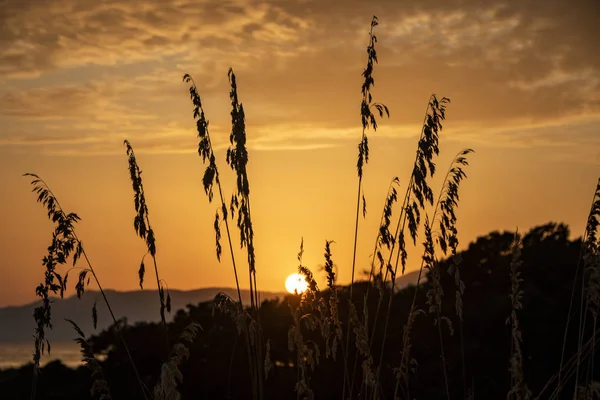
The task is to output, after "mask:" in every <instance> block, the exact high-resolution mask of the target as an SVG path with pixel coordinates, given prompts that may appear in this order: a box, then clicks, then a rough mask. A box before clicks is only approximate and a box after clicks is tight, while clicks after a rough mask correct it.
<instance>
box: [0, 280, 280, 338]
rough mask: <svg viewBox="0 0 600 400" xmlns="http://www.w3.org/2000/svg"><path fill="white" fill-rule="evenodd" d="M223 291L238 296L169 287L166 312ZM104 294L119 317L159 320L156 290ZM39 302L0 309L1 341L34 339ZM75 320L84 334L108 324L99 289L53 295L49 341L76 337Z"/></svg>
mask: <svg viewBox="0 0 600 400" xmlns="http://www.w3.org/2000/svg"><path fill="white" fill-rule="evenodd" d="M221 292H222V293H225V294H227V295H229V296H231V297H233V298H234V299H237V290H236V289H234V288H204V289H196V290H189V291H183V290H171V291H170V293H171V307H172V310H171V314H167V318H168V319H169V320H170V319H172V318H173V316H174V315H175V313H176V312H177V311H178V310H181V309H185V307H186V305H188V304H194V305H196V304H198V303H202V302H206V301H212V300H213V299H214V298H215V296H216V295H217V294H218V293H221ZM105 293H106V297H107V298H108V301H109V302H110V305H111V307H112V309H113V312H114V313H115V316H116V317H117V319H118V318H122V317H126V318H127V322H128V323H129V324H134V323H136V322H143V321H146V322H158V321H160V312H159V311H160V304H159V300H158V294H157V291H156V290H135V291H129V292H117V291H114V290H107V291H106V292H105ZM241 294H242V301H243V302H244V304H249V299H250V294H249V291H248V290H242V291H241ZM285 295H286V293H283V292H280V293H276V292H263V291H261V292H260V297H261V300H268V299H273V298H276V297H279V298H283V297H284V296H285ZM94 302H96V303H97V309H98V327H97V329H96V330H94V327H93V324H92V307H93V305H94ZM38 305H39V302H33V303H30V304H26V305H23V306H10V307H1V308H0V342H25V341H29V340H33V334H34V329H35V321H34V319H33V309H34V308H35V307H37V306H38ZM65 318H69V319H72V320H73V321H75V322H76V323H77V324H78V325H79V326H80V327H81V329H82V330H83V331H84V332H85V334H86V335H90V334H92V333H94V332H100V331H102V330H103V329H105V328H107V327H108V326H110V325H111V323H112V319H111V317H110V314H109V312H108V309H107V308H106V305H105V304H104V301H103V300H102V296H101V294H100V292H98V291H91V290H90V291H86V292H85V294H84V295H83V296H82V298H81V300H79V299H77V296H75V295H73V296H71V297H68V298H65V299H60V298H55V299H54V302H53V304H52V323H53V329H52V330H48V331H47V334H46V335H47V337H48V338H49V339H50V340H70V339H72V338H74V337H75V332H74V331H73V327H72V326H71V325H70V324H69V323H68V322H66V321H65V320H64V319H65Z"/></svg>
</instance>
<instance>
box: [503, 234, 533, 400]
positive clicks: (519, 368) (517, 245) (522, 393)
mask: <svg viewBox="0 0 600 400" xmlns="http://www.w3.org/2000/svg"><path fill="white" fill-rule="evenodd" d="M522 265H523V262H522V261H521V238H520V236H519V233H518V232H517V233H515V239H514V241H513V244H512V261H511V263H510V282H511V291H510V294H509V298H510V302H511V308H512V309H511V313H510V317H509V321H510V324H511V357H510V366H509V371H510V382H511V388H510V391H509V392H508V395H507V396H506V398H507V400H527V399H529V398H530V396H531V392H530V391H529V389H527V385H526V384H525V377H524V375H523V353H522V351H521V345H522V343H523V337H522V332H521V329H520V327H519V318H518V316H517V312H518V311H519V310H521V309H522V308H523V303H522V300H523V290H522V288H521V283H523V278H521V266H522ZM507 322H508V321H507Z"/></svg>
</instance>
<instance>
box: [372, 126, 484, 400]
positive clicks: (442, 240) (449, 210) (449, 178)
mask: <svg viewBox="0 0 600 400" xmlns="http://www.w3.org/2000/svg"><path fill="white" fill-rule="evenodd" d="M440 126H441V125H440ZM471 152H473V150H472V149H465V150H462V151H460V152H459V153H458V154H457V155H456V156H455V158H454V159H453V160H452V163H451V164H450V168H448V170H447V172H446V176H445V177H444V180H443V181H442V188H441V190H440V194H439V195H438V199H437V201H436V204H435V207H434V211H433V218H432V224H435V223H436V222H438V225H439V233H438V235H437V242H438V244H439V246H440V248H441V250H442V252H443V253H444V254H446V252H447V250H448V247H450V249H451V250H452V253H453V254H456V248H457V246H458V238H457V233H458V232H457V229H456V215H455V212H454V209H455V207H457V206H458V200H459V196H458V188H459V185H460V183H461V181H462V180H463V179H464V178H466V175H465V173H464V171H463V169H462V167H463V166H467V165H468V162H467V159H466V156H467V155H468V154H469V153H471ZM416 164H417V163H415V165H416ZM424 184H425V183H424ZM425 185H426V184H425ZM429 190H431V189H429ZM424 191H425V192H426V190H424ZM413 208H414V209H416V203H414V202H413ZM439 213H441V217H440V218H439V220H438V215H439ZM407 214H409V212H408V208H407ZM409 215H410V214H409ZM417 215H418V214H417ZM416 221H417V219H416V218H413V222H409V229H410V224H411V223H412V224H413V225H412V226H413V229H415V228H416V226H415V224H414V222H416ZM425 228H426V242H425V244H424V245H425V250H424V254H423V257H422V259H421V265H420V267H419V274H418V276H417V281H416V286H415V291H414V294H413V299H412V302H411V307H410V309H409V315H408V318H407V322H406V325H405V327H404V333H403V344H402V346H403V348H402V355H401V362H400V367H399V368H398V372H397V384H396V390H395V391H396V392H397V391H398V386H399V381H400V380H401V379H404V382H405V385H406V388H405V390H406V393H407V396H408V393H410V390H409V377H408V369H409V365H410V363H411V358H410V348H411V345H410V340H411V337H410V334H411V332H412V327H413V324H414V321H415V319H416V317H417V316H418V314H420V313H421V312H418V311H417V310H416V301H417V292H418V287H419V285H420V282H421V277H422V274H423V268H424V267H425V266H428V267H429V268H430V269H432V270H433V269H434V268H439V263H438V262H437V261H436V259H435V249H434V247H433V241H432V240H433V238H432V236H431V235H432V233H431V226H430V225H429V223H428V221H427V224H426V227H425ZM415 231H416V229H415V230H412V229H411V235H412V233H413V232H415ZM428 231H429V234H427V232H428ZM401 232H402V231H401ZM413 239H414V236H413ZM400 251H401V249H400V250H399V252H398V254H399V253H400ZM403 263H404V261H403ZM432 263H433V264H434V265H432ZM436 265H437V267H436ZM403 267H404V264H403ZM397 268H398V257H397V258H396V265H395V267H394V272H393V273H395V271H396V270H397ZM457 272H458V271H456V273H457ZM434 273H437V274H439V271H436V270H434ZM434 278H435V277H434ZM455 279H457V286H458V287H459V290H460V292H461V294H462V291H463V290H464V288H463V287H462V286H461V283H462V282H461V281H460V279H459V278H457V275H455ZM433 284H434V285H436V286H437V285H439V283H436V282H433ZM393 285H394V280H393V281H392V290H393ZM437 290H438V291H440V290H441V287H440V286H438V287H437ZM390 296H393V291H391V293H390ZM429 296H430V295H429V294H428V297H429ZM441 296H442V293H441V292H434V293H433V294H432V297H431V299H432V300H429V302H430V307H433V309H431V308H430V312H431V311H432V310H433V311H434V312H435V313H436V318H437V320H438V333H439V332H440V331H439V329H441V319H442V317H441V314H440V313H441ZM461 304H462V302H461ZM388 310H391V297H390V301H389V304H388ZM457 312H458V309H457ZM460 313H461V314H462V306H461V308H460ZM389 314H390V313H389V311H388V314H387V315H386V322H385V327H384V336H383V344H385V341H386V337H387V327H388V323H389ZM439 336H440V345H441V348H442V350H441V351H442V352H443V343H442V342H441V333H440V335H439ZM383 354H384V352H383V345H382V352H381V356H380V362H379V366H378V371H377V374H378V375H377V376H378V377H379V374H380V368H381V365H382V361H383ZM463 362H464V361H463ZM443 370H444V371H443V372H444V379H445V381H446V382H447V375H446V374H447V373H446V370H445V363H444V365H443ZM446 386H447V385H446ZM447 396H448V397H449V393H448V392H447Z"/></svg>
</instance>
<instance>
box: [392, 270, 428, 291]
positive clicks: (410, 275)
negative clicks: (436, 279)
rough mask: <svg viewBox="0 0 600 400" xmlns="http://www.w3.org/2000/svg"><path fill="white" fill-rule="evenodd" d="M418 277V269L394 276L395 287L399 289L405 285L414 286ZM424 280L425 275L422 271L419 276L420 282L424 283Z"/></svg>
mask: <svg viewBox="0 0 600 400" xmlns="http://www.w3.org/2000/svg"><path fill="white" fill-rule="evenodd" d="M418 278H419V271H412V272H407V273H405V274H404V275H401V276H399V277H398V278H396V288H397V289H398V290H400V289H404V288H405V287H407V286H409V285H412V286H414V285H416V284H417V279H418ZM426 281H427V276H426V274H425V271H423V274H422V276H421V283H424V282H426Z"/></svg>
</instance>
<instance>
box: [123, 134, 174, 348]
mask: <svg viewBox="0 0 600 400" xmlns="http://www.w3.org/2000/svg"><path fill="white" fill-rule="evenodd" d="M123 144H124V145H125V146H126V148H127V151H126V152H127V156H128V163H129V175H130V178H131V185H132V188H133V193H134V206H135V211H136V213H137V215H136V216H135V218H134V220H133V227H134V229H135V233H136V234H137V235H138V236H139V237H140V238H142V239H144V240H145V242H146V247H147V248H148V253H150V256H151V257H152V263H153V265H154V273H155V276H156V286H157V288H158V298H159V301H160V320H161V322H162V325H163V328H164V335H165V343H166V346H167V348H166V350H167V355H168V353H169V351H170V349H171V346H170V344H169V328H168V327H167V321H166V319H165V309H166V310H167V312H171V295H170V293H169V291H168V288H167V297H166V300H165V291H164V288H163V284H162V280H161V279H160V277H159V275H158V265H157V262H156V238H155V236H154V231H153V230H152V227H151V226H150V217H149V216H148V206H147V205H146V196H145V194H144V185H143V183H142V171H141V170H140V167H139V166H138V164H137V160H136V158H135V153H134V151H133V147H132V146H131V143H129V141H128V140H125V141H124V142H123ZM144 273H145V266H144V262H143V259H142V263H141V265H140V269H139V271H138V274H139V277H140V288H143V286H142V285H143V282H144Z"/></svg>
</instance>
